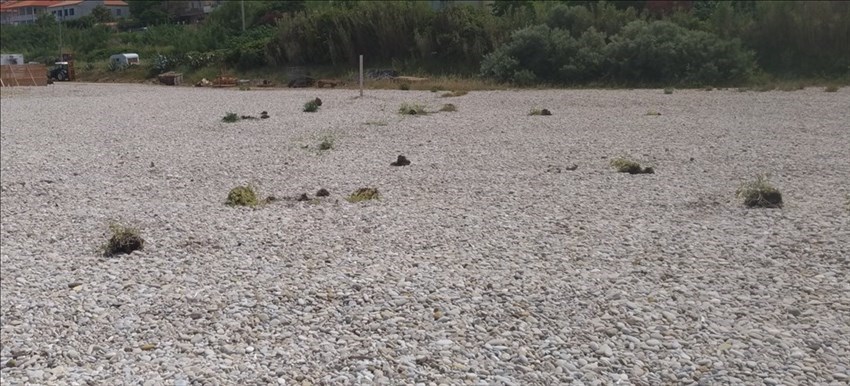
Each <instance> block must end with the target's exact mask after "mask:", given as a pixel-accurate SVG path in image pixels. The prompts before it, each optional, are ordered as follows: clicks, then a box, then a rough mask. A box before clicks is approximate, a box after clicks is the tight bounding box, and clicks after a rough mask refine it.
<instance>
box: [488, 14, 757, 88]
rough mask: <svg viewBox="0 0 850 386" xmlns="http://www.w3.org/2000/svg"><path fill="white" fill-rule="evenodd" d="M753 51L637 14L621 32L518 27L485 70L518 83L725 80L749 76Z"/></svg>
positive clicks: (694, 81)
mask: <svg viewBox="0 0 850 386" xmlns="http://www.w3.org/2000/svg"><path fill="white" fill-rule="evenodd" d="M753 68H754V61H753V57H752V54H751V53H749V52H748V51H746V50H745V49H743V47H742V46H741V44H740V42H739V41H737V40H723V39H721V38H720V37H718V36H717V35H714V34H712V33H709V32H704V31H693V30H687V29H685V28H683V27H681V26H678V25H676V24H674V23H672V22H667V21H653V22H645V21H642V20H636V21H633V22H631V23H629V24H628V25H626V26H625V27H624V28H623V29H622V30H621V31H620V33H619V34H617V35H614V36H612V37H611V38H610V39H607V37H606V35H605V33H602V32H598V31H596V29H595V28H594V27H589V28H588V29H587V30H586V31H584V32H583V33H582V34H581V35H580V36H579V37H578V39H576V38H574V37H573V36H572V34H571V33H570V32H568V31H566V30H562V29H560V28H550V27H549V26H547V25H537V26H532V27H528V28H525V29H522V30H519V31H517V32H515V33H514V34H513V35H512V36H511V39H510V41H509V42H508V43H506V44H504V45H503V46H501V47H499V48H498V49H497V50H496V51H495V52H493V53H491V54H488V55H486V56H485V57H484V60H483V61H482V64H481V74H482V75H484V76H488V77H492V78H494V79H496V80H499V81H509V82H514V83H518V84H523V83H528V82H535V81H546V82H557V83H567V84H572V83H582V82H586V81H591V80H595V79H600V78H607V79H610V80H615V81H618V82H626V83H679V84H706V83H711V84H721V83H728V82H730V81H737V80H743V79H746V78H747V77H748V76H749V75H750V73H751V72H752V70H753Z"/></svg>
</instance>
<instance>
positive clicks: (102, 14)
mask: <svg viewBox="0 0 850 386" xmlns="http://www.w3.org/2000/svg"><path fill="white" fill-rule="evenodd" d="M91 15H92V16H93V17H94V19H95V20H96V21H97V22H98V23H109V22H111V21H114V20H115V19H114V18H113V17H112V12H109V10H108V9H106V7H104V6H102V5H98V6H97V7H94V9H92V10H91Z"/></svg>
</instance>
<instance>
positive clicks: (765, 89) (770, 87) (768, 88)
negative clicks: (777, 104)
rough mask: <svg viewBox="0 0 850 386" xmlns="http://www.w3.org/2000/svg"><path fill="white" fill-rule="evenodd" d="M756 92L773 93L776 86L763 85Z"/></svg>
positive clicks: (770, 84)
mask: <svg viewBox="0 0 850 386" xmlns="http://www.w3.org/2000/svg"><path fill="white" fill-rule="evenodd" d="M755 90H756V91H758V92H767V91H773V90H776V85H775V84H772V83H768V84H763V85H760V86H758V87H756V88H755Z"/></svg>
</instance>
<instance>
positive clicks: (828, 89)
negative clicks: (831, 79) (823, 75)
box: [823, 86, 838, 92]
mask: <svg viewBox="0 0 850 386" xmlns="http://www.w3.org/2000/svg"><path fill="white" fill-rule="evenodd" d="M823 91H825V92H837V91H838V86H826V88H825V89H823Z"/></svg>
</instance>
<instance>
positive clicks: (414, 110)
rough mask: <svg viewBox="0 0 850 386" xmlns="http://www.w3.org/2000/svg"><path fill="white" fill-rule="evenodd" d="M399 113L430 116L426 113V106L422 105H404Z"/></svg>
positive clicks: (399, 109)
mask: <svg viewBox="0 0 850 386" xmlns="http://www.w3.org/2000/svg"><path fill="white" fill-rule="evenodd" d="M398 113H399V114H403V115H425V114H428V112H427V111H425V106H422V105H420V104H411V103H402V104H401V107H399V108H398Z"/></svg>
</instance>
